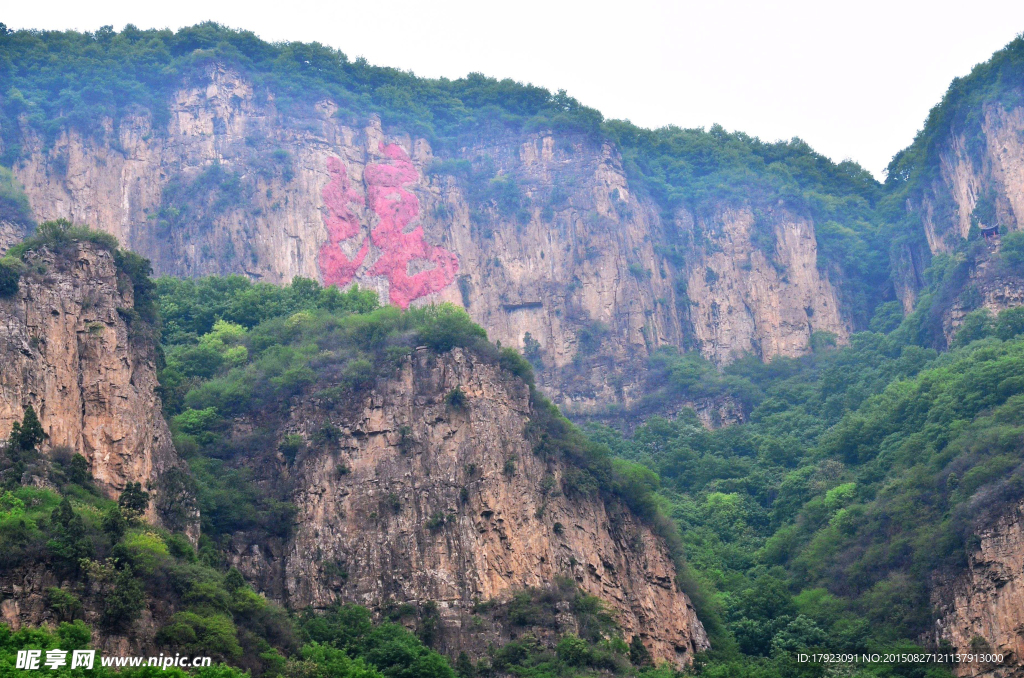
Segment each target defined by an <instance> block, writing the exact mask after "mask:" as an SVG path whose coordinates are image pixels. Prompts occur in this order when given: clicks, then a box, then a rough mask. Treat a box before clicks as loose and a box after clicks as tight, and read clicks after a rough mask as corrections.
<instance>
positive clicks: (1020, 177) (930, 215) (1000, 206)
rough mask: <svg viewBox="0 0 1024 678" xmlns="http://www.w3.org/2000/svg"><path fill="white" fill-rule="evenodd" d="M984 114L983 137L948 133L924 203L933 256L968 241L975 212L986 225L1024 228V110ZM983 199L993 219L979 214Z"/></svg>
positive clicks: (991, 108) (991, 107)
mask: <svg viewBox="0 0 1024 678" xmlns="http://www.w3.org/2000/svg"><path fill="white" fill-rule="evenodd" d="M982 115H983V122H982V124H981V136H980V138H977V139H971V140H970V141H968V140H967V139H966V138H965V136H964V135H963V134H951V135H950V138H949V141H948V143H947V144H946V147H945V150H944V151H943V152H942V153H941V155H940V173H939V178H938V179H937V180H936V181H935V182H933V185H932V186H931V187H930V189H931V190H930V191H928V192H926V194H925V198H924V200H923V201H922V205H921V208H922V221H923V223H924V229H925V236H926V237H927V239H928V245H929V247H930V248H931V251H932V252H933V253H936V252H947V251H949V250H950V249H952V247H953V246H954V245H955V244H956V242H958V241H959V240H960V239H962V238H966V237H967V233H968V231H969V230H970V228H971V223H972V220H971V217H972V214H974V215H975V216H976V217H978V218H979V219H978V220H979V225H983V226H1004V227H1006V228H1007V229H1010V230H1018V229H1019V228H1021V226H1022V225H1024V143H1022V142H1021V139H1022V138H1024V108H1022V107H1014V108H1011V109H1010V110H1007V109H1006V108H1005V107H1004V106H1000V105H996V104H986V105H985V106H984V108H983V109H982ZM983 201H984V202H987V201H991V203H992V205H991V207H992V208H993V209H994V217H993V215H989V214H983V215H977V214H975V208H977V207H978V206H979V203H982V202H983ZM985 212H986V213H987V212H989V210H985ZM989 221H991V222H993V223H985V222H989Z"/></svg>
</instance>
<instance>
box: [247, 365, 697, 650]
mask: <svg viewBox="0 0 1024 678" xmlns="http://www.w3.org/2000/svg"><path fill="white" fill-rule="evenodd" d="M456 387H457V388H459V389H461V390H462V392H463V393H465V394H466V396H467V398H466V404H465V405H464V406H459V407H453V406H452V405H450V404H446V402H445V398H444V396H445V394H447V393H450V392H451V391H452V390H453V389H455V388H456ZM533 415H534V413H533V411H532V409H531V404H530V396H529V392H528V389H527V387H526V386H525V385H524V384H523V383H522V382H521V381H520V380H518V379H517V378H514V377H512V376H510V375H508V374H507V373H504V372H502V371H501V370H499V369H498V368H497V367H496V366H494V365H492V364H488V363H486V362H482V360H481V359H480V358H478V357H475V356H474V355H471V354H469V353H466V352H463V351H462V350H461V349H455V350H453V351H451V352H450V353H447V354H444V355H441V356H437V355H435V354H433V353H430V352H428V351H427V350H426V349H419V350H417V351H416V352H415V353H414V354H413V356H412V357H411V358H410V359H408V360H407V361H406V362H405V364H404V365H403V366H402V368H401V369H400V371H399V373H398V374H397V375H396V376H395V377H394V378H392V379H389V380H387V381H386V382H379V383H378V386H377V387H376V388H374V389H373V390H372V392H370V393H369V394H367V395H365V396H364V397H361V398H360V399H359V400H358V401H356V402H354V403H352V405H351V407H349V408H348V409H347V410H346V411H345V412H335V411H331V410H329V409H326V408H324V407H321V406H319V405H318V404H317V403H315V402H313V401H301V402H298V403H296V404H295V405H294V406H293V407H292V408H291V410H290V413H289V415H288V417H287V419H286V421H285V422H284V423H283V424H282V425H281V427H280V428H279V429H278V430H277V432H276V434H277V435H279V436H280V437H282V438H283V436H284V435H286V434H292V435H295V434H298V435H301V436H302V437H303V438H304V439H305V440H306V441H308V443H309V447H308V449H307V450H306V451H305V452H302V453H300V454H299V455H298V457H297V458H296V459H295V460H294V462H292V463H290V464H289V463H288V462H287V461H285V459H284V458H283V457H278V458H276V459H275V458H272V457H271V458H268V459H265V460H264V461H263V462H261V463H260V464H259V465H258V466H257V468H258V471H257V473H258V475H259V476H260V477H262V479H263V480H262V482H263V483H265V484H266V485H267V486H268V487H276V488H281V487H287V488H288V492H289V494H288V496H287V498H288V499H289V500H290V501H292V502H294V503H295V505H296V506H297V507H298V516H297V518H296V524H295V528H294V530H293V533H292V535H291V536H290V537H289V538H288V539H287V540H286V541H283V542H281V541H278V542H273V541H271V542H266V541H262V540H255V539H253V538H252V537H251V536H249V535H243V534H239V535H237V536H236V539H235V541H234V544H233V548H232V549H231V550H232V553H231V555H230V556H229V557H230V559H231V561H232V564H234V565H236V566H237V567H238V568H239V569H240V570H241V571H242V572H243V573H244V574H246V575H247V577H248V578H249V579H250V580H251V581H254V582H257V583H258V585H259V586H260V588H262V589H263V590H264V591H265V592H266V593H267V594H268V595H269V596H270V597H272V598H275V599H278V600H280V601H282V602H284V603H285V604H287V605H288V606H290V607H292V608H303V607H306V606H313V607H315V608H325V607H329V606H330V605H332V604H333V603H334V602H336V601H349V602H356V603H360V604H364V605H368V606H370V607H372V608H376V609H380V608H382V607H384V606H385V605H387V604H392V603H394V604H401V603H413V604H422V603H424V602H426V601H433V602H436V603H437V605H438V609H439V615H440V637H439V642H440V647H441V648H442V649H443V650H445V651H447V652H449V653H455V654H457V653H458V652H459V651H462V650H468V651H469V652H471V653H474V654H482V653H483V651H484V650H485V649H486V641H487V640H488V638H485V637H483V636H484V635H486V634H482V633H481V631H480V629H479V628H478V626H479V622H477V624H474V611H473V605H474V603H475V602H484V601H491V600H494V601H502V600H508V599H509V598H510V597H511V596H512V594H513V593H514V592H515V591H518V590H522V589H524V588H528V587H539V586H545V585H549V584H551V582H553V581H555V580H556V578H558V577H567V578H570V579H572V580H574V581H575V582H576V583H577V584H578V585H579V587H580V588H581V589H582V590H583V591H585V592H587V593H590V594H593V595H595V596H598V597H600V598H601V599H603V600H604V601H605V602H606V603H607V604H608V606H609V608H610V609H611V611H612V612H613V613H614V616H615V617H616V619H617V621H618V623H619V624H620V625H621V627H622V629H623V630H624V633H625V636H626V637H627V638H629V637H631V636H632V635H633V634H637V635H640V636H641V637H642V638H643V639H644V642H645V643H646V645H647V646H648V647H649V649H650V650H651V651H652V653H653V654H654V656H655V657H656V658H658V659H663V660H668V661H672V662H675V663H678V664H685V663H688V662H689V661H690V660H691V659H692V657H693V653H694V652H695V651H697V650H700V649H704V648H706V647H707V646H708V642H707V636H706V635H705V633H704V630H703V628H702V626H701V624H700V621H699V620H698V619H697V617H696V615H695V613H694V610H693V607H692V605H691V603H690V601H689V600H688V598H687V596H686V595H685V594H684V593H682V592H681V591H679V590H678V589H677V586H676V579H675V569H674V566H673V563H672V560H671V558H670V557H669V555H668V554H667V552H666V550H665V547H664V545H663V543H662V542H661V540H660V539H659V538H657V537H656V536H655V535H653V534H652V532H651V531H650V529H649V528H648V527H646V526H645V525H643V524H642V523H640V522H639V521H638V520H637V519H636V518H634V517H633V516H632V515H631V514H630V513H629V512H628V511H627V510H625V509H622V508H616V509H610V508H609V507H608V506H606V504H605V502H603V501H602V500H601V499H600V498H599V497H597V496H582V497H580V496H572V497H570V496H566V495H565V494H564V493H563V492H562V490H561V488H562V479H563V477H564V474H565V473H566V472H567V469H566V467H564V466H563V465H562V464H561V463H558V462H554V461H545V460H543V459H541V458H540V457H538V456H537V455H536V454H534V452H533V445H532V443H531V442H530V440H529V438H528V436H527V435H526V429H527V426H528V423H529V422H530V420H531V417H532V416H533ZM238 426H239V431H242V432H244V431H245V430H247V428H248V425H247V424H246V423H245V422H240V423H239V424H238ZM325 426H328V427H333V429H334V430H337V431H340V433H338V434H336V435H335V436H333V437H334V438H335V439H334V440H333V441H328V442H324V439H323V436H319V437H318V434H317V431H322V430H324V427H325ZM318 440H319V442H318ZM247 464H249V465H250V466H252V465H253V463H252V462H251V461H249V462H247ZM498 633H499V636H500V633H507V629H505V631H503V632H498Z"/></svg>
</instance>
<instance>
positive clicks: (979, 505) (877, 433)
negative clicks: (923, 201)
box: [589, 239, 1024, 675]
mask: <svg viewBox="0 0 1024 678" xmlns="http://www.w3.org/2000/svg"><path fill="white" fill-rule="evenodd" d="M1012 242H1014V241H1013V240H1012V239H1011V243H1012ZM1015 257H1016V246H1012V247H1011V248H1010V250H1009V251H1007V252H1006V253H1005V255H1004V256H1003V257H1000V258H999V259H998V260H997V261H995V262H993V264H992V265H993V266H995V267H1012V266H1016V265H1017V264H1016V259H1015ZM951 262H952V263H951ZM951 268H955V257H937V258H936V265H935V267H933V269H932V270H930V271H929V276H928V277H929V279H930V280H931V281H932V286H931V288H930V289H929V290H927V291H926V293H925V294H924V295H923V297H922V305H921V306H920V307H919V308H918V309H917V310H916V311H915V312H914V313H912V314H910V315H909V316H907V317H906V318H904V319H903V320H902V321H899V313H898V310H897V309H895V308H893V309H889V308H881V309H879V314H878V315H877V316H876V318H875V319H874V320H873V323H872V324H873V326H874V327H876V328H877V329H878V330H879V331H875V332H863V333H859V334H855V335H854V336H853V337H852V338H851V342H850V345H849V346H848V347H845V348H838V349H837V348H834V347H828V346H825V345H822V346H820V347H819V349H818V350H817V351H815V352H814V353H812V354H810V355H808V356H806V357H804V358H799V359H784V358H779V359H775V360H773V361H772V362H771V363H769V364H767V365H765V364H762V363H761V362H760V361H757V360H754V359H745V360H740V361H738V362H736V363H733V364H732V365H730V366H728V367H727V368H725V370H724V373H720V372H718V371H717V370H715V369H713V368H711V367H710V366H708V365H707V364H706V363H704V362H703V361H701V360H700V359H699V358H696V357H694V356H692V355H682V356H680V355H675V354H662V355H658V356H656V357H655V358H654V361H655V362H656V363H657V365H656V370H657V371H658V373H659V375H660V376H659V381H660V382H661V383H663V384H664V390H663V391H662V397H673V396H674V395H678V394H682V395H683V396H686V397H690V398H693V397H695V396H701V395H711V396H715V397H732V398H735V399H737V400H740V401H742V402H743V403H744V404H745V406H746V407H747V408H748V411H749V412H750V414H749V418H748V421H747V423H744V424H738V425H733V426H729V427H726V428H722V429H718V430H707V429H705V428H704V427H703V426H702V425H701V424H700V422H699V421H698V420H697V418H696V416H695V415H694V414H693V413H692V412H689V411H684V412H683V414H681V415H680V416H679V417H677V418H676V419H674V420H667V419H663V418H653V419H651V420H649V421H648V422H647V423H646V424H644V425H643V426H641V427H640V428H639V429H637V430H636V431H635V433H634V434H633V435H632V437H630V438H624V437H622V436H621V435H620V434H619V433H617V432H615V431H613V430H612V429H609V428H607V427H601V426H594V427H592V428H591V429H590V431H589V433H590V435H591V437H593V438H595V439H597V440H600V441H602V442H605V443H607V444H608V445H609V446H610V447H612V449H613V450H614V451H615V452H616V453H617V454H619V455H621V456H623V457H626V458H629V459H632V460H634V461H638V462H641V463H643V464H645V465H647V466H648V467H649V468H651V469H652V470H654V471H656V472H657V473H658V476H659V478H660V483H661V490H660V493H661V495H662V496H663V498H664V499H666V500H667V501H668V502H669V504H670V506H671V509H670V512H671V514H672V516H673V517H674V518H675V519H676V521H677V522H678V524H679V526H680V529H681V531H682V535H683V542H684V546H685V550H686V554H687V560H688V562H689V565H690V568H691V570H692V571H693V572H694V573H695V575H696V577H697V578H698V580H699V582H700V583H701V585H702V587H703V589H704V592H705V594H706V595H707V597H708V603H709V604H708V607H709V608H711V609H712V610H714V611H715V614H714V616H709V615H708V613H707V612H706V613H705V621H706V623H709V626H710V627H711V628H712V629H713V630H714V631H715V633H716V637H713V639H712V645H713V648H714V649H713V651H712V652H711V653H710V654H709V657H708V659H707V662H708V663H707V664H706V666H705V669H704V670H705V672H707V673H709V674H710V675H789V673H790V672H791V671H793V670H795V669H794V668H793V667H792V665H791V663H792V654H793V652H794V648H797V647H803V648H808V647H811V648H813V647H817V648H821V649H822V650H827V651H831V652H858V653H859V652H866V651H880V649H882V648H894V647H900V646H909V645H912V644H913V643H915V642H922V641H921V639H922V638H925V637H926V636H927V634H928V632H929V631H930V630H931V626H932V622H933V620H934V616H933V611H932V609H931V606H930V600H929V586H930V582H931V578H932V576H933V575H935V574H936V573H942V572H947V573H952V572H956V571H957V570H958V568H960V567H962V566H963V565H964V563H965V559H966V555H967V553H968V551H969V550H970V549H971V548H972V546H973V545H975V544H976V541H975V536H974V535H975V534H976V533H977V531H978V530H979V529H980V528H981V527H982V526H984V525H987V524H989V523H990V522H991V521H992V520H993V519H994V518H996V517H998V516H999V515H1001V514H1003V513H1005V512H1006V511H1007V510H1008V509H1009V508H1011V507H1013V506H1015V505H1016V503H1017V502H1019V501H1021V500H1022V499H1024V443H1022V441H1024V428H1022V427H1021V424H1020V422H1021V420H1022V413H1024V410H1022V408H1024V310H1022V309H1019V308H1014V309H1010V310H1007V311H1003V312H1002V313H1001V314H999V316H998V317H993V316H991V315H990V314H987V312H986V311H978V312H977V313H975V314H973V315H972V316H969V321H968V322H966V323H965V324H964V326H963V327H962V328H961V330H960V332H959V334H958V335H957V337H956V338H955V340H954V341H953V346H954V348H953V349H952V350H950V351H949V352H947V353H940V352H938V351H936V350H935V348H933V347H932V345H931V342H932V339H933V330H932V328H931V324H932V322H933V317H932V313H931V311H930V305H931V304H932V303H933V300H934V299H936V298H937V297H941V296H942V294H943V289H944V287H945V286H946V285H949V284H950V273H949V271H950V269H951ZM716 618H717V619H716ZM716 621H717V622H719V623H717V624H716ZM808 670H809V669H808ZM890 670H896V671H899V672H901V675H916V674H914V671H918V672H921V671H922V670H923V669H922V668H921V667H917V668H916V669H915V668H914V667H910V666H907V667H902V668H895V669H890Z"/></svg>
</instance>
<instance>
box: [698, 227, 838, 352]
mask: <svg viewBox="0 0 1024 678" xmlns="http://www.w3.org/2000/svg"><path fill="white" fill-rule="evenodd" d="M708 226H711V228H708ZM756 228H758V226H756V225H755V219H754V215H753V214H752V213H751V212H750V211H741V212H734V211H724V212H722V213H721V215H720V216H719V218H718V220H716V222H715V223H714V224H712V225H705V229H707V230H710V231H711V232H712V234H713V235H712V237H713V238H714V242H715V244H716V245H717V247H715V248H709V250H710V251H709V253H708V254H704V256H703V257H702V258H701V259H700V262H699V264H698V265H697V266H693V267H691V270H690V271H689V276H688V285H687V289H688V290H689V297H690V304H691V309H690V317H691V318H692V319H693V328H694V332H695V334H696V337H697V340H698V342H699V345H700V346H701V351H702V352H703V353H704V354H705V356H706V357H709V358H711V359H713V360H715V361H716V362H719V363H722V362H727V361H729V360H730V359H731V358H734V357H737V356H739V355H742V354H743V353H754V354H755V355H762V356H776V355H783V356H795V355H800V354H801V353H803V352H804V351H805V350H806V348H807V343H808V340H809V338H810V335H811V333H812V332H814V331H816V330H823V331H827V332H832V333H834V334H836V338H837V339H838V340H840V341H845V340H846V339H847V338H848V336H849V332H850V329H851V328H850V325H849V324H848V322H847V321H846V319H844V317H843V315H842V313H841V312H840V309H839V300H838V297H837V295H836V292H835V290H833V288H832V285H831V283H830V282H829V280H828V278H827V276H825V275H824V274H823V273H822V272H821V271H819V270H818V266H817V259H818V251H817V243H816V241H815V237H814V225H813V224H812V223H811V222H810V221H808V220H807V219H802V218H799V217H797V216H795V215H793V214H790V213H788V212H786V211H785V210H780V211H779V213H778V214H775V215H772V218H771V219H770V222H769V223H768V224H765V225H760V229H761V230H762V231H767V236H768V238H767V240H768V242H769V243H770V244H771V245H770V246H769V247H765V246H761V247H758V246H757V245H755V233H756V230H755V229H756ZM762 237H764V235H763V234H762Z"/></svg>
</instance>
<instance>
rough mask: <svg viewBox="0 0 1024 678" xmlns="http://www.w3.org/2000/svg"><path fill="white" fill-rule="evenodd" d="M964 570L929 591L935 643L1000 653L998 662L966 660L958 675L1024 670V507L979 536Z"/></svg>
mask: <svg viewBox="0 0 1024 678" xmlns="http://www.w3.org/2000/svg"><path fill="white" fill-rule="evenodd" d="M977 538H978V546H977V548H976V549H975V550H974V551H973V552H972V553H971V554H970V555H969V556H968V563H967V568H966V570H965V571H964V572H963V573H961V574H959V575H957V576H954V577H951V578H948V579H945V580H942V581H940V582H939V583H938V585H937V586H936V587H935V588H934V589H933V591H932V604H933V606H934V607H935V609H936V611H937V613H938V619H937V621H936V623H935V641H936V642H941V641H943V640H946V641H949V642H950V643H952V645H953V646H954V647H955V648H957V650H958V651H959V652H962V653H979V652H981V653H987V652H994V653H997V654H1002V655H1004V662H1003V664H1002V665H998V666H996V665H985V664H978V663H975V664H965V665H961V666H960V667H959V668H958V670H957V675H960V676H982V677H985V678H1003V677H1004V676H1016V675H1021V673H1024V505H1020V506H1017V507H1016V508H1014V509H1013V510H1011V511H1010V512H1008V513H1007V514H1006V515H1005V516H1003V517H1002V518H1001V519H999V520H998V521H996V522H995V523H994V524H993V525H991V526H990V527H989V528H987V529H985V530H983V531H981V532H979V533H978V535H977Z"/></svg>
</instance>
